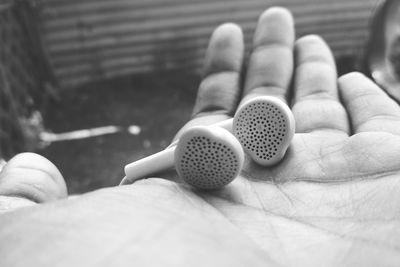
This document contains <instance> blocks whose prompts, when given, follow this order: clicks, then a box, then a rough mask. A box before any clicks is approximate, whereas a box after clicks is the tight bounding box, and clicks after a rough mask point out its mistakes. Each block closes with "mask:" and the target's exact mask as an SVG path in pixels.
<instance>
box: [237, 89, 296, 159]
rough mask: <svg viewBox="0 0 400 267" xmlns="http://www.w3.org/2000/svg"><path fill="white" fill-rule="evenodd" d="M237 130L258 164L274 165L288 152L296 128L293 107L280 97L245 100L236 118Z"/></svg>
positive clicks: (246, 149) (238, 137) (238, 136)
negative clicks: (291, 108)
mask: <svg viewBox="0 0 400 267" xmlns="http://www.w3.org/2000/svg"><path fill="white" fill-rule="evenodd" d="M232 129H233V134H234V135H235V136H236V137H237V139H238V140H239V142H240V143H241V144H242V146H243V149H244V150H245V152H246V153H247V154H248V155H249V156H250V157H251V158H252V159H253V160H254V161H255V162H256V163H258V164H260V165H262V166H271V165H274V164H276V163H278V162H279V161H281V160H282V158H283V157H284V156H285V153H286V151H287V149H288V147H289V145H290V142H291V141H292V139H293V136H294V132H295V120H294V116H293V113H292V111H291V110H290V108H289V107H288V106H287V105H286V104H285V103H284V102H283V101H281V100H280V99H278V98H276V97H272V96H259V97H256V98H253V99H250V100H248V101H246V102H245V103H243V104H242V105H241V106H240V107H239V108H238V110H237V112H236V114H235V117H234V119H233V126H232Z"/></svg>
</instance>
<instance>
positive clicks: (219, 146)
mask: <svg viewBox="0 0 400 267" xmlns="http://www.w3.org/2000/svg"><path fill="white" fill-rule="evenodd" d="M243 163H244V152H243V148H242V146H241V145H240V143H239V141H238V140H237V139H236V138H235V137H234V136H233V135H232V134H231V133H230V132H229V131H227V130H226V129H223V128H221V127H216V126H195V127H191V128H189V129H187V131H185V132H184V133H183V134H182V136H181V137H180V139H179V140H178V142H177V144H176V146H172V147H169V148H167V149H165V150H163V151H161V152H158V153H156V154H154V155H151V156H149V157H146V158H144V159H141V160H138V161H136V162H133V163H130V164H128V165H126V166H125V175H126V178H124V179H123V180H122V181H121V185H123V184H129V183H132V182H133V181H135V180H137V179H139V178H142V177H145V176H148V175H150V174H154V173H157V172H160V171H164V170H167V169H170V168H172V167H175V169H176V171H177V173H178V175H179V176H180V177H181V179H182V180H184V181H185V182H186V183H187V184H189V185H191V186H194V187H196V188H200V189H217V188H221V187H223V186H225V185H227V184H229V183H230V182H232V181H233V180H234V179H235V178H236V177H237V176H238V175H239V173H240V171H241V169H242V167H243Z"/></svg>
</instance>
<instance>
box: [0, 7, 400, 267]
mask: <svg viewBox="0 0 400 267" xmlns="http://www.w3.org/2000/svg"><path fill="white" fill-rule="evenodd" d="M252 51H253V52H252V53H251V55H250V57H249V60H248V62H244V56H243V55H244V45H243V36H242V32H241V30H240V28H239V27H238V26H236V25H234V24H225V25H222V26H220V27H219V28H217V29H216V30H215V31H214V33H213V35H212V37H211V40H210V44H209V47H208V50H207V55H206V59H205V75H204V78H203V80H202V82H201V84H200V86H199V92H198V97H197V101H196V104H195V107H194V112H193V119H192V120H191V121H190V122H188V123H187V125H185V126H184V127H183V129H182V131H184V129H186V128H187V127H190V126H193V125H208V124H212V123H215V122H217V121H221V120H224V119H226V118H229V117H230V116H232V114H233V113H234V111H235V109H236V107H237V105H238V104H239V103H240V101H242V100H243V99H247V98H250V97H255V96H257V95H273V96H276V97H279V98H281V99H283V100H284V101H286V102H287V103H288V104H289V105H290V106H291V108H292V110H293V113H294V115H295V119H296V134H295V137H294V139H293V141H292V144H291V146H290V149H289V151H288V153H287V155H286V156H285V158H284V160H283V161H282V162H281V163H280V164H278V165H277V166H274V167H272V168H269V169H266V168H262V167H259V166H257V165H255V164H254V163H252V162H250V161H249V160H247V161H246V163H245V167H244V170H243V173H242V174H241V175H240V177H238V178H237V179H236V180H235V181H234V182H233V183H232V184H230V185H229V186H227V187H225V188H224V189H222V190H218V191H212V192H204V191H196V190H195V189H192V188H189V187H187V186H185V185H183V184H180V183H179V182H174V181H170V180H166V179H161V178H151V179H146V180H141V181H138V182H136V183H135V184H132V185H127V186H121V187H114V188H107V189H102V190H98V191H94V192H91V193H88V194H84V195H81V196H78V197H75V198H72V199H71V198H69V199H68V198H67V194H66V189H65V183H64V182H63V179H62V176H61V174H60V173H59V171H58V170H57V168H55V167H54V165H52V164H51V163H50V162H48V161H47V160H46V159H44V158H42V157H40V156H38V155H35V154H22V155H19V156H16V157H15V158H14V159H12V160H11V161H10V162H9V163H8V165H7V166H6V168H5V170H4V171H3V172H2V173H1V174H0V192H1V194H2V195H3V196H2V198H3V199H2V200H0V203H2V204H0V205H2V208H3V210H7V211H5V212H3V213H2V214H1V215H0V259H1V261H2V266H55V265H57V266H110V265H112V266H126V265H127V264H134V265H137V266H153V265H154V266H160V265H162V266H399V264H400V253H399V252H400V231H399V229H400V136H399V135H400V107H399V106H398V105H397V104H396V103H395V102H393V101H392V100H391V99H390V98H389V97H388V96H387V95H385V94H384V93H383V91H382V90H381V89H380V88H378V87H377V86H376V85H375V84H374V83H373V82H372V81H370V80H369V79H368V78H366V77H365V76H363V75H362V74H359V73H351V74H347V75H345V76H343V77H340V78H339V79H338V78H337V74H336V68H335V63H334V60H333V57H332V54H331V52H330V50H329V48H328V46H327V45H326V43H325V42H324V41H323V40H322V39H321V38H319V37H317V36H306V37H302V38H300V39H299V40H297V41H295V38H294V26H293V19H292V16H291V14H290V13H289V12H288V11H287V10H285V9H282V8H271V9H269V10H267V11H266V12H264V13H263V14H262V15H261V17H260V19H259V21H258V26H257V30H256V32H255V35H254V44H253V49H252ZM244 63H245V64H244ZM243 66H247V68H243ZM241 77H242V78H241ZM178 137H179V133H178V134H177V138H178ZM160 177H165V176H160ZM10 184H15V185H21V184H22V185H25V187H24V186H21V187H20V190H19V191H18V192H16V191H15V190H14V191H12V190H13V189H10V188H11V187H10V186H8V187H7V186H6V185H10ZM32 185H35V187H32ZM31 187H32V188H31ZM10 196H12V197H10ZM56 200H57V201H56ZM18 201H19V202H18ZM35 203H41V204H40V205H36V204H35Z"/></svg>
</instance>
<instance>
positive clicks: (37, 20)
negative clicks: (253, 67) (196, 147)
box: [0, 0, 382, 193]
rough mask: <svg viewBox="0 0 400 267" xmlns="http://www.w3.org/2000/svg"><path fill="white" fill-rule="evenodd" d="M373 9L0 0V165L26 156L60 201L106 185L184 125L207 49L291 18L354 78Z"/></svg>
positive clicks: (214, 1) (276, 1)
mask: <svg viewBox="0 0 400 267" xmlns="http://www.w3.org/2000/svg"><path fill="white" fill-rule="evenodd" d="M381 2H382V1H379V0H335V1H332V0H246V1H243V0H1V1H0V158H3V159H5V160H7V159H9V158H11V157H12V156H13V155H15V154H16V153H18V152H22V151H35V152H37V153H39V154H42V155H44V156H45V157H47V158H48V159H50V160H51V161H52V162H53V163H55V164H56V166H57V167H58V168H59V169H60V170H61V172H62V174H63V176H64V177H65V179H66V181H67V184H68V189H69V192H70V193H82V192H86V191H89V190H92V189H96V188H100V187H105V186H112V185H116V184H118V183H119V181H120V179H121V178H122V176H123V166H124V165H125V164H127V163H128V162H131V161H133V160H136V159H139V158H141V157H144V156H146V155H149V154H152V153H154V152H156V151H158V150H160V149H162V148H165V147H166V146H167V145H168V143H169V141H170V140H171V139H172V138H173V136H174V134H175V133H176V131H177V130H178V129H179V128H180V127H181V126H182V125H183V124H184V123H185V122H186V121H187V119H188V118H189V117H190V114H191V108H192V105H193V102H194V99H195V96H196V91H197V85H198V83H199V81H200V77H201V76H200V75H201V66H202V61H203V57H204V52H205V48H206V46H207V42H208V38H209V36H210V34H211V33H212V31H213V29H214V28H215V27H216V26H218V25H219V24H221V23H224V22H235V23H237V24H239V25H240V26H241V27H242V28H243V29H244V33H245V38H246V45H247V48H248V49H249V48H250V44H251V37H252V34H253V31H254V28H255V25H256V21H257V18H258V16H259V15H260V14H261V12H262V11H263V10H264V9H266V8H268V7H271V6H275V5H279V6H285V7H287V8H289V9H290V10H291V11H292V12H293V14H294V17H295V21H296V30H297V35H298V36H302V35H305V34H309V33H313V34H319V35H321V36H322V37H324V38H325V39H326V40H327V42H328V43H329V44H330V46H331V48H332V49H333V51H334V54H335V57H336V59H337V62H338V68H339V72H340V73H346V72H349V71H352V70H354V69H360V68H361V66H360V56H361V55H362V54H363V51H364V48H365V43H366V40H367V39H368V28H369V25H370V24H371V18H372V16H373V13H374V11H375V10H376V8H377V7H378V5H379V4H380V3H381Z"/></svg>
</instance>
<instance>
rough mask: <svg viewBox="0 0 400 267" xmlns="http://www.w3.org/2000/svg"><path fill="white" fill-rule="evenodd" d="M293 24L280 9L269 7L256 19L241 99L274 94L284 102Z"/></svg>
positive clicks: (291, 47) (290, 17) (287, 81)
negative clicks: (251, 49) (243, 94)
mask: <svg viewBox="0 0 400 267" xmlns="http://www.w3.org/2000/svg"><path fill="white" fill-rule="evenodd" d="M294 38H295V34H294V24H293V17H292V15H291V13H290V12H289V11H288V10H286V9H284V8H270V9H268V10H266V11H265V12H264V13H263V14H262V15H261V16H260V18H259V21H258V25H257V28H256V31H255V34H254V40H253V51H252V53H251V55H250V58H249V65H248V70H247V75H246V80H245V98H246V99H249V98H252V97H255V96H259V95H268V96H276V97H278V98H280V99H281V100H283V101H285V102H286V98H287V94H288V88H289V85H290V83H291V79H292V74H293V44H294Z"/></svg>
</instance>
